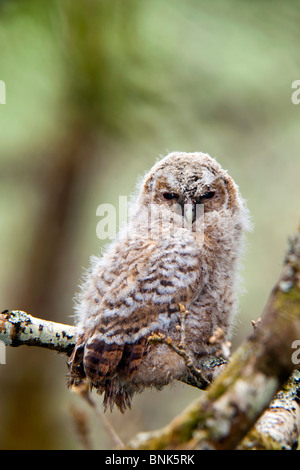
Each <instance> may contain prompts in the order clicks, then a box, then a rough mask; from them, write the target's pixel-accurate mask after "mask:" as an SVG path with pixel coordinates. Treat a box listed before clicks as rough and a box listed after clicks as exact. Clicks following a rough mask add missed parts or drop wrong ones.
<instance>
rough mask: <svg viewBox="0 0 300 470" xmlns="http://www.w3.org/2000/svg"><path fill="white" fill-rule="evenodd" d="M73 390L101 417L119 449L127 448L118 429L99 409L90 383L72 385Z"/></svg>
mask: <svg viewBox="0 0 300 470" xmlns="http://www.w3.org/2000/svg"><path fill="white" fill-rule="evenodd" d="M71 390H73V391H74V392H75V393H77V394H78V395H79V396H80V397H81V398H83V400H85V402H86V403H87V404H88V405H89V406H90V407H91V408H92V409H93V411H94V413H95V414H96V416H97V417H98V418H99V419H100V421H101V423H102V425H103V427H104V428H105V430H106V432H107V434H108V435H109V436H110V437H111V439H112V441H113V443H114V445H115V446H116V447H117V448H119V449H122V448H125V444H124V442H123V441H122V440H121V439H120V437H119V436H118V434H117V432H116V430H115V429H114V428H113V426H112V424H111V423H110V422H109V420H108V419H107V418H106V416H104V414H103V413H101V411H99V409H98V408H97V406H96V403H95V402H94V401H93V400H92V398H91V395H90V393H89V387H88V385H87V384H84V383H81V384H80V385H78V386H76V387H72V389H71Z"/></svg>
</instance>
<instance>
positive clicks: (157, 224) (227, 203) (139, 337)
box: [69, 152, 249, 412]
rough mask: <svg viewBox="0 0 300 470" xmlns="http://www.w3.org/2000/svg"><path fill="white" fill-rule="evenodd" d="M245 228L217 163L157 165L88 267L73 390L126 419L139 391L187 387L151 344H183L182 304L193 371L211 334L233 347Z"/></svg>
mask: <svg viewBox="0 0 300 470" xmlns="http://www.w3.org/2000/svg"><path fill="white" fill-rule="evenodd" d="M198 207H200V208H201V209H204V211H203V210H202V211H200V212H199V213H198V209H197V208H198ZM248 227H249V217H248V212H247V209H246V208H245V205H244V203H243V200H242V198H241V196H240V195H239V191H238V188H237V186H236V185H235V183H234V182H233V180H232V179H231V177H230V176H229V175H228V174H227V172H226V171H224V170H222V168H221V167H220V165H219V164H218V163H217V162H216V161H215V160H214V159H212V158H211V157H209V156H208V155H206V154H202V153H198V152H196V153H190V154H189V153H180V152H174V153H171V154H169V155H168V156H167V157H165V158H164V159H162V160H160V161H159V162H157V163H156V165H154V167H153V168H152V170H151V171H150V173H148V174H147V175H146V176H145V178H144V180H143V183H142V185H141V188H140V191H139V194H138V196H137V200H136V203H135V204H134V206H133V208H132V211H131V216H130V220H129V223H128V226H127V227H126V229H124V230H123V231H121V233H120V234H119V237H118V238H117V240H115V241H113V242H112V244H111V245H110V246H109V247H108V248H107V250H106V252H105V253H104V254H103V256H102V257H99V258H98V257H94V258H92V262H91V267H90V269H89V271H88V274H87V277H86V280H85V282H84V283H83V285H82V290H81V293H80V294H79V296H78V303H77V306H76V313H77V327H78V341H77V344H76V347H75V349H74V352H73V354H72V356H71V358H70V363H69V383H70V384H77V383H79V382H80V381H81V380H88V381H89V383H90V384H91V385H92V386H94V387H96V388H97V389H98V391H99V393H102V392H104V406H105V408H106V407H107V406H110V407H113V405H114V404H115V405H117V407H118V408H119V409H120V410H121V411H122V412H123V411H124V410H125V409H126V408H127V407H129V406H130V403H131V398H132V396H133V394H134V393H136V392H140V391H142V390H143V389H144V388H145V387H156V388H161V387H162V386H164V385H166V384H168V383H169V382H171V381H172V380H184V379H185V378H186V377H187V374H188V371H187V368H186V366H185V364H184V361H183V360H182V358H181V357H179V356H178V355H177V354H176V353H174V352H173V351H172V350H171V349H170V348H168V347H167V346H166V345H165V344H152V343H149V341H148V337H149V336H150V335H151V334H152V333H164V334H166V335H167V336H168V337H170V338H171V339H172V341H173V342H174V344H178V343H179V341H180V332H179V330H178V324H179V304H181V305H184V306H185V307H186V309H187V310H188V312H189V313H188V316H187V318H186V347H187V348H188V350H189V353H190V354H191V355H192V357H194V359H195V361H197V358H199V357H201V356H203V355H206V354H211V353H213V352H214V349H215V346H214V345H212V344H211V343H210V342H209V338H210V337H211V335H212V334H213V332H214V331H215V329H216V328H217V327H222V329H223V331H224V332H225V334H226V335H227V336H228V337H229V335H230V334H231V329H232V325H233V318H234V315H235V311H236V304H237V284H238V264H239V260H240V253H241V248H242V239H243V232H244V231H245V229H247V228H248Z"/></svg>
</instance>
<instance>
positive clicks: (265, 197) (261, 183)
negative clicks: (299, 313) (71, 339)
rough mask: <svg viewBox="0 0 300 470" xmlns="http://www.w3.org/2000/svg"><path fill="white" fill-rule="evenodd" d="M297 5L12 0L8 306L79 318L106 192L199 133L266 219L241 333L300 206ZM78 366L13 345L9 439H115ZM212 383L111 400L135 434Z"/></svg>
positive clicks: (0, 38) (5, 424)
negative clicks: (77, 388) (71, 371)
mask: <svg viewBox="0 0 300 470" xmlns="http://www.w3.org/2000/svg"><path fill="white" fill-rule="evenodd" d="M299 20H300V6H299V4H298V3H297V2H294V1H286V2H281V1H279V0H273V1H272V2H270V1H268V0H259V1H253V0H251V1H250V0H248V1H246V0H244V1H236V0H235V1H234V0H227V1H226V2H224V1H223V0H215V1H214V2H208V1H205V0H197V1H195V0H186V1H185V2H183V1H181V0H172V1H168V0H152V1H151V2H149V1H146V0H109V1H108V0H85V1H84V2H82V1H80V0H77V1H71V0H53V1H51V2H42V1H38V0H27V1H26V2H23V1H21V0H19V1H16V0H10V1H8V0H2V1H1V2H0V45H1V53H0V79H1V80H3V81H4V82H5V84H6V104H1V105H0V224H1V226H0V247H1V248H0V253H1V269H0V300H1V302H0V304H1V305H0V309H1V310H4V309H6V308H8V309H21V310H25V311H28V312H29V313H31V314H32V315H35V316H37V317H41V318H45V319H49V320H54V321H58V322H62V323H72V322H73V318H72V312H73V296H74V293H75V292H76V291H77V286H78V282H79V279H80V277H81V275H82V272H83V268H85V267H87V266H88V264H89V257H90V255H91V254H95V253H99V251H100V248H101V246H102V245H103V242H102V241H100V240H99V239H98V238H97V236H96V226H97V223H98V222H99V218H97V216H96V209H97V207H98V205H99V204H102V203H111V204H115V205H116V206H118V198H119V196H120V195H130V193H132V192H133V190H134V188H135V183H136V179H137V177H138V175H140V174H143V173H144V172H145V171H146V170H147V169H149V168H150V167H151V166H152V165H153V163H154V162H155V161H156V159H157V158H158V157H159V156H160V155H165V154H166V153H167V152H169V151H173V150H182V151H203V152H206V153H209V154H210V155H212V156H214V157H216V158H217V159H218V161H219V162H220V163H221V164H222V166H223V167H224V168H226V169H228V170H229V172H230V174H231V175H232V176H233V177H234V179H235V180H236V181H237V183H238V184H239V186H240V188H241V192H242V194H243V196H244V198H245V199H246V200H247V201H248V206H249V209H250V211H251V214H252V219H253V222H254V226H255V228H254V231H253V232H252V233H251V234H250V235H249V237H248V248H247V253H246V255H245V259H244V270H243V276H244V287H245V292H244V293H243V295H241V300H240V315H239V321H238V324H237V328H236V332H235V336H234V339H233V347H234V348H235V347H236V346H237V345H238V344H240V342H241V341H243V339H245V338H246V337H247V335H248V334H249V333H250V332H251V329H252V326H251V319H257V318H258V317H259V315H260V314H261V311H262V309H263V307H264V304H265V302H266V300H267V297H268V294H269V292H270V290H271V288H272V286H273V284H274V283H275V281H276V280H277V277H278V274H279V272H280V269H281V264H282V259H283V256H284V251H285V247H286V239H287V237H288V236H289V235H291V234H292V233H293V232H294V231H295V229H296V227H297V225H298V223H299V218H300V205H299V201H300V157H299V153H300V137H299V130H300V120H299V118H300V106H297V105H294V104H292V101H291V95H292V91H293V90H292V89H291V84H292V82H293V81H294V80H297V79H300V61H299V40H300V29H299ZM66 370H67V368H66V357H65V356H61V355H59V354H56V353H53V352H52V351H46V350H41V349H35V348H27V347H21V348H16V349H13V348H7V356H6V365H0V448H1V449H82V448H94V449H109V448H112V446H113V444H112V441H111V440H110V437H109V435H108V434H107V432H106V431H105V429H104V428H103V425H102V424H101V421H100V420H99V418H98V417H97V416H96V415H95V413H94V412H92V411H91V410H90V409H89V408H88V407H87V405H86V404H85V403H84V402H83V401H82V400H81V399H80V397H78V396H76V395H74V394H73V393H72V392H70V391H68V390H67V389H66V378H65V376H66ZM199 393H201V392H199V391H197V390H196V389H193V388H192V387H189V386H185V385H183V384H178V385H177V384H176V385H172V386H170V387H167V388H166V389H165V390H163V391H162V392H156V391H153V392H151V391H150V392H145V393H143V394H142V395H140V396H138V397H137V398H136V399H135V400H134V402H133V409H132V411H130V412H128V413H126V414H125V415H120V414H119V413H118V412H114V413H113V414H112V415H110V413H107V414H106V416H107V418H108V419H109V420H110V422H111V423H112V425H113V426H114V427H115V428H116V429H117V430H118V433H119V435H120V437H121V438H122V439H124V440H125V441H127V440H128V439H130V437H131V436H133V435H134V434H135V433H136V432H138V431H146V430H149V429H155V428H159V427H161V426H163V425H165V424H166V423H167V422H168V421H169V420H170V419H171V418H172V417H174V416H175V415H176V414H177V413H179V412H180V410H182V409H183V408H184V407H185V406H186V405H187V404H188V403H190V402H191V401H192V400H193V399H195V398H196V397H197V396H199ZM202 393H203V392H202ZM94 399H95V400H96V402H97V404H98V406H99V409H100V407H101V401H102V400H101V398H100V397H97V396H95V397H94Z"/></svg>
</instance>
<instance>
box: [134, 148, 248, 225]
mask: <svg viewBox="0 0 300 470" xmlns="http://www.w3.org/2000/svg"><path fill="white" fill-rule="evenodd" d="M140 202H142V204H143V205H145V204H155V205H158V206H160V207H161V208H162V209H166V210H169V211H171V212H173V213H174V214H177V215H178V216H181V217H185V218H186V219H188V222H189V223H190V224H193V223H194V222H195V221H196V218H197V214H203V212H204V215H205V214H206V215H208V214H211V213H214V212H216V211H218V212H220V211H227V212H228V211H229V212H230V214H231V215H234V214H235V213H236V212H239V210H240V209H241V207H242V199H241V197H240V196H239V191H238V187H237V186H236V184H235V183H234V181H233V180H232V178H231V177H230V176H229V175H228V173H227V172H226V171H225V170H223V169H222V168H221V166H220V165H219V163H217V162H216V160H214V159H213V158H211V157H210V156H209V155H206V154H203V153H200V152H195V153H183V152H173V153H170V154H169V155H167V156H166V157H164V158H163V159H162V160H160V161H158V162H157V163H156V164H155V165H154V166H153V168H152V169H151V171H150V172H149V173H148V174H147V175H146V177H145V178H144V181H143V185H142V189H141V192H140ZM199 207H200V208H202V210H200V211H198V210H197V208H199Z"/></svg>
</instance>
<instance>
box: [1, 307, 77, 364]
mask: <svg viewBox="0 0 300 470" xmlns="http://www.w3.org/2000/svg"><path fill="white" fill-rule="evenodd" d="M75 335H76V327H75V326H70V325H64V324H62V323H56V322H52V321H47V320H41V319H40V318H35V317H33V316H31V315H28V313H26V312H22V311H20V310H12V311H9V310H5V311H4V312H2V313H0V341H3V342H4V344H5V345H6V346H13V347H16V346H22V345H27V346H39V347H41V348H47V349H53V350H55V351H58V352H61V353H65V354H67V355H68V356H69V355H70V354H71V352H72V350H73V348H74V346H75Z"/></svg>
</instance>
